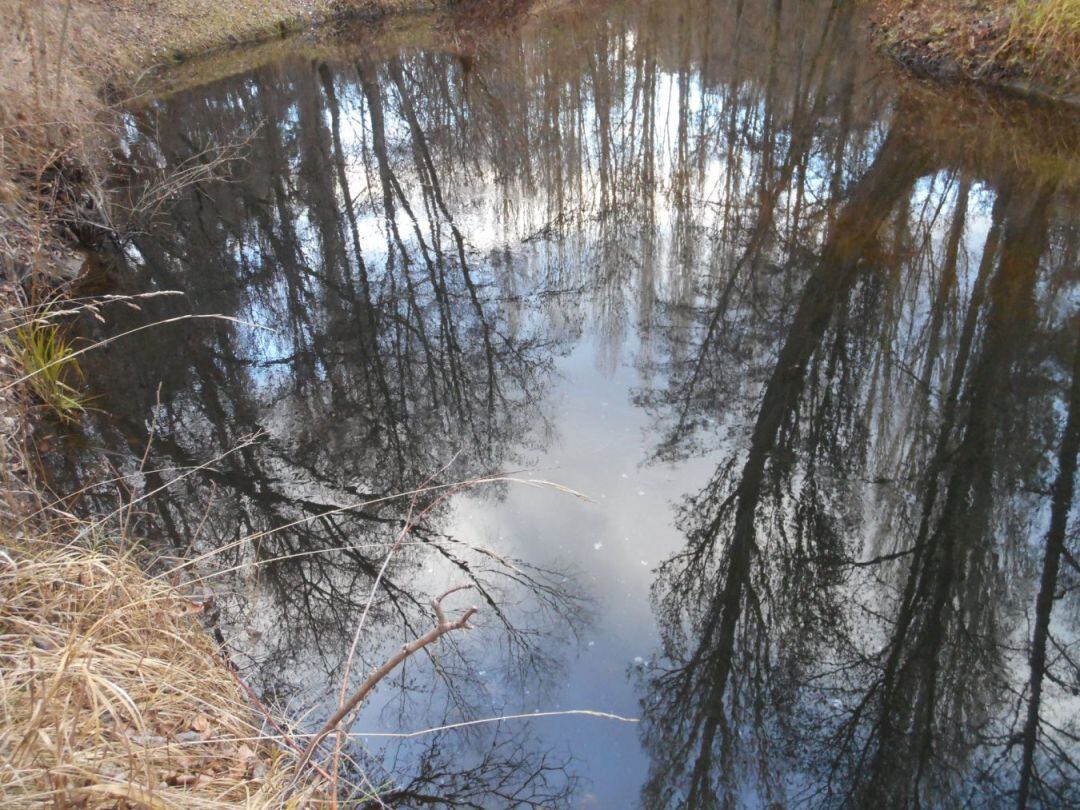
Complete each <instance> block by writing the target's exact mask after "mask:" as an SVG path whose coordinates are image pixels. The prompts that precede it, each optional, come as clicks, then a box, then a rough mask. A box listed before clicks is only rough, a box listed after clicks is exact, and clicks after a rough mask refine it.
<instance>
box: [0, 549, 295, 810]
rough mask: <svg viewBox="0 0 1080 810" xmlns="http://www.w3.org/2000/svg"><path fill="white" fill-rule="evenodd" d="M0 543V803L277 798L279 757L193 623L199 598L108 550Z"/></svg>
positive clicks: (209, 803)
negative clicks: (184, 593)
mask: <svg viewBox="0 0 1080 810" xmlns="http://www.w3.org/2000/svg"><path fill="white" fill-rule="evenodd" d="M3 545H4V547H5V548H6V551H3V552H0V795H3V797H4V806H5V807H40V806H50V807H72V806H77V807H118V806H130V807H149V808H220V807H238V806H243V807H266V806H270V805H274V806H289V805H292V804H298V803H300V802H301V801H303V800H304V799H305V798H309V797H306V795H305V791H304V790H303V789H301V790H299V791H294V792H292V793H291V794H290V798H289V800H288V801H287V802H283V800H282V797H283V796H284V795H285V791H286V788H287V786H288V784H289V782H290V781H291V778H292V772H291V766H290V763H294V762H295V759H294V758H291V757H288V756H286V755H285V754H284V753H282V752H281V751H280V750H278V749H277V748H276V747H274V746H272V745H270V744H268V743H266V742H261V741H259V740H258V739H257V738H259V737H260V736H262V735H263V733H264V730H263V728H262V721H261V718H260V717H259V716H258V713H257V712H255V711H254V710H253V709H252V708H251V705H250V703H249V702H248V700H247V697H246V695H245V691H244V688H243V686H242V684H241V683H240V682H239V681H238V680H237V679H236V677H235V676H234V675H233V673H232V671H231V670H230V669H229V667H228V665H227V664H225V663H224V662H223V661H222V659H221V658H220V657H219V656H218V654H217V652H216V651H215V649H214V645H213V643H212V641H211V640H210V638H209V637H208V636H207V635H206V634H205V633H204V632H203V631H202V630H201V628H199V627H198V625H197V623H196V620H195V619H194V618H193V615H192V614H193V611H196V610H197V609H198V608H197V606H196V605H194V604H193V603H192V602H190V601H188V600H187V599H185V598H184V597H183V596H182V595H181V594H180V592H179V591H177V590H176V589H175V588H173V587H172V586H170V585H168V584H166V583H165V582H163V581H160V580H155V579H150V578H148V577H147V576H146V575H145V574H144V573H143V571H142V570H141V569H140V568H139V566H137V565H136V564H135V563H134V561H133V560H132V559H130V558H126V557H124V556H121V555H120V554H118V553H115V552H108V551H93V550H87V549H86V548H81V547H80V548H76V547H72V546H60V545H57V546H53V545H49V543H48V541H47V540H42V539H40V538H38V539H35V540H34V542H33V543H32V544H31V543H29V542H27V541H21V542H18V543H15V544H12V543H10V542H5V543H4V544H3Z"/></svg>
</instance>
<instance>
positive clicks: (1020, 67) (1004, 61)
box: [871, 0, 1080, 102]
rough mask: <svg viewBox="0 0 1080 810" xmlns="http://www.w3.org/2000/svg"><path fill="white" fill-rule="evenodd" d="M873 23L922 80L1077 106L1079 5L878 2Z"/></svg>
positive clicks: (1004, 0)
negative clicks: (960, 82)
mask: <svg viewBox="0 0 1080 810" xmlns="http://www.w3.org/2000/svg"><path fill="white" fill-rule="evenodd" d="M871 19H872V23H873V27H874V35H875V38H876V39H877V41H878V43H879V44H880V45H881V47H882V48H883V49H884V50H885V51H886V52H888V53H889V54H890V55H892V56H893V57H895V58H897V59H898V60H900V61H901V62H903V63H905V64H907V65H909V66H911V67H914V68H916V69H917V70H920V71H922V72H926V73H930V74H933V75H938V76H944V77H952V78H965V79H970V80H974V81H978V82H983V83H988V84H997V85H1003V86H1006V87H1011V88H1015V89H1018V90H1023V91H1027V92H1033V93H1036V94H1039V95H1046V96H1051V97H1054V98H1060V99H1064V100H1069V101H1073V102H1078V101H1080V0H880V2H877V3H875V5H874V9H873V12H872V15H871Z"/></svg>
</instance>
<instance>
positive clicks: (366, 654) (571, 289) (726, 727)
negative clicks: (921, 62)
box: [54, 0, 1080, 808]
mask: <svg viewBox="0 0 1080 810" xmlns="http://www.w3.org/2000/svg"><path fill="white" fill-rule="evenodd" d="M860 26H861V21H860V19H859V18H858V16H857V13H856V12H855V11H854V10H853V7H852V6H851V5H850V4H846V3H842V2H837V3H832V4H829V3H800V4H794V3H785V2H783V0H774V1H773V2H770V3H763V4H757V3H755V4H750V3H744V2H741V0H736V1H735V2H731V3H705V2H699V0H684V2H681V3H678V4H675V5H674V6H667V5H661V4H647V3H643V4H636V5H626V6H623V5H615V6H613V7H611V8H609V9H608V10H606V11H604V12H602V13H601V12H598V11H595V10H593V11H589V12H584V11H582V12H574V11H572V10H570V11H562V12H559V13H558V14H556V15H555V16H554V17H544V18H537V19H531V20H528V21H526V22H525V23H524V24H523V25H521V26H519V27H518V28H516V29H515V30H512V31H495V32H480V33H477V32H476V31H475V30H465V31H462V30H460V29H458V28H456V27H455V23H454V21H453V20H452V19H451V20H445V19H444V20H440V21H438V22H436V23H434V24H433V23H431V22H430V21H423V23H422V25H420V29H418V30H422V32H423V33H422V35H418V36H417V37H416V38H415V39H414V40H409V38H408V37H401V36H397V38H394V39H392V40H391V44H387V41H386V40H383V41H381V44H380V41H379V40H377V39H376V40H367V41H362V42H360V43H359V44H357V42H355V41H353V40H349V39H342V40H341V41H336V42H333V43H331V44H323V45H321V46H318V47H313V48H312V49H311V51H310V52H305V51H303V50H297V51H296V52H292V53H286V54H284V55H283V54H281V53H280V51H277V52H275V59H274V60H273V61H271V62H269V63H267V64H262V65H259V66H256V67H251V66H250V65H249V66H247V67H245V69H244V70H242V71H240V72H233V73H231V74H230V75H225V76H224V77H223V78H217V79H215V80H213V81H210V82H209V83H206V84H202V85H199V86H197V87H187V88H185V89H180V90H176V91H174V92H171V93H169V94H167V95H162V96H161V97H160V98H158V99H157V100H155V101H152V102H149V103H147V104H146V105H145V106H143V107H140V108H138V109H133V110H132V111H131V113H130V117H129V120H128V138H127V143H128V150H129V155H128V157H127V162H129V163H130V164H131V165H132V167H133V168H132V170H131V178H130V185H129V187H128V189H127V190H126V191H127V192H130V193H131V194H132V195H133V197H138V195H139V193H140V191H141V190H142V189H143V188H144V187H145V186H146V185H147V184H149V183H151V182H152V181H153V180H154V179H155V178H157V177H160V176H161V174H162V173H163V172H164V173H168V172H169V171H170V170H175V169H177V168H180V167H190V166H191V165H193V163H197V162H199V161H205V160H206V159H207V156H208V155H209V154H211V152H208V151H207V150H211V149H213V148H214V147H217V146H221V145H223V144H228V143H236V142H242V143H243V146H242V151H243V158H242V159H239V160H234V161H230V162H228V163H227V164H226V165H225V166H224V167H223V169H222V171H223V173H224V174H225V177H223V178H221V179H219V180H217V181H213V182H200V183H197V184H196V185H194V186H191V187H188V188H184V189H182V190H181V191H180V193H178V194H177V195H176V197H175V199H173V200H171V201H170V203H169V204H168V206H167V207H166V208H165V209H163V211H164V212H163V213H162V214H161V215H160V216H158V217H157V218H156V219H155V220H154V221H153V222H151V223H149V224H147V225H146V226H145V227H143V228H142V229H140V230H137V231H136V232H135V233H133V234H132V236H131V237H130V239H129V240H128V242H127V244H126V246H125V250H124V253H123V256H122V257H121V258H119V259H118V260H117V262H116V264H115V266H114V267H113V268H112V269H111V270H109V271H108V272H106V273H103V274H102V275H101V277H99V278H96V279H93V280H92V281H93V282H94V283H96V284H97V285H99V288H101V289H108V291H110V292H145V291H151V290H182V291H183V292H184V293H185V295H184V296H183V297H182V298H180V297H172V298H158V299H148V300H146V301H144V302H143V303H142V305H141V308H140V309H139V311H122V310H120V309H112V310H110V316H109V317H108V318H107V319H106V322H105V323H104V324H102V323H98V322H96V321H95V322H90V321H89V320H88V322H87V323H86V324H84V325H83V327H82V328H83V329H84V330H85V334H86V335H87V336H89V337H101V336H104V335H105V334H115V333H118V332H121V331H124V330H126V329H130V328H134V327H136V326H139V325H142V324H145V323H150V322H152V321H155V320H159V319H163V318H170V317H176V316H178V315H182V314H186V313H192V312H194V313H218V314H225V315H229V316H232V317H234V318H238V319H241V320H242V321H245V322H247V323H237V322H226V321H208V320H188V321H180V322H177V323H173V324H170V325H167V326H162V327H160V328H158V329H156V330H153V331H150V332H145V333H142V334H143V335H145V337H141V338H129V339H124V340H123V341H121V342H117V343H115V344H112V345H110V346H109V347H107V348H105V349H102V350H100V351H99V352H96V353H92V354H90V355H87V356H86V357H87V360H86V363H85V369H86V372H87V376H88V379H90V380H92V381H93V382H94V384H95V385H96V386H98V387H99V388H100V390H101V393H102V400H101V404H102V409H103V411H104V412H107V414H108V416H101V417H96V418H95V419H94V420H92V421H91V422H90V423H88V424H87V425H85V428H84V431H85V434H84V435H83V436H82V437H81V438H80V442H79V444H80V446H81V447H80V448H73V450H72V452H70V453H69V454H68V455H67V458H66V459H65V460H63V461H57V463H56V469H55V470H54V473H55V475H56V477H57V479H58V481H61V482H63V484H62V487H63V488H64V489H67V490H73V489H74V488H76V487H77V486H78V487H81V486H87V485H90V484H92V483H93V482H95V481H101V480H105V479H112V478H114V477H115V476H117V475H118V474H120V475H121V476H122V477H123V480H124V482H125V483H124V485H125V486H126V487H128V488H130V490H131V492H132V493H133V494H135V495H136V496H139V495H146V500H145V501H144V502H143V503H141V504H140V506H141V507H142V511H140V512H138V513H136V514H134V515H133V516H132V524H131V525H132V526H133V527H134V531H135V533H136V534H138V535H142V536H145V537H147V538H154V541H153V542H158V541H159V539H160V540H162V541H164V542H165V543H167V545H168V547H169V548H170V549H171V551H172V553H175V554H179V555H184V556H187V557H192V556H195V555H200V554H206V553H208V552H211V551H213V550H215V549H220V551H219V553H217V554H216V555H215V556H214V557H213V558H212V559H211V560H210V561H209V562H208V563H207V564H206V565H204V566H201V567H199V568H198V569H197V572H198V574H200V575H203V576H206V575H210V578H209V579H208V580H206V581H205V582H204V583H202V587H204V588H207V589H209V590H210V591H211V592H212V593H213V594H214V604H215V617H214V622H215V623H214V627H215V632H217V633H218V634H219V638H220V639H221V640H222V641H223V642H224V643H225V645H226V649H227V650H228V651H229V653H230V656H231V657H232V660H233V661H234V662H235V663H236V665H237V666H238V667H239V668H240V670H241V671H242V672H243V673H244V675H245V677H246V678H248V680H249V681H250V682H251V683H252V684H253V685H254V686H255V687H256V688H257V689H258V690H259V691H260V692H261V693H262V694H264V695H266V696H267V698H268V700H271V701H273V702H275V703H276V704H278V705H279V706H283V707H287V708H288V710H289V711H290V712H292V713H293V714H294V715H295V714H299V713H301V712H310V716H311V717H312V718H314V719H313V720H312V724H313V725H314V724H315V723H316V721H317V718H318V717H319V716H326V714H327V710H328V707H329V706H330V705H331V701H333V700H334V699H336V698H335V689H336V684H337V683H338V680H339V678H340V675H341V669H342V665H343V660H344V658H345V655H346V653H347V650H348V647H349V644H350V642H351V636H352V632H353V630H354V628H355V622H356V619H357V617H358V615H359V613H360V611H361V610H362V608H363V605H364V603H365V601H366V598H367V594H368V592H369V590H370V588H371V585H372V582H373V578H374V576H375V574H376V572H377V571H378V568H379V566H380V565H381V562H382V558H383V555H384V554H385V552H386V549H387V546H388V543H389V542H391V541H392V540H393V538H394V537H395V536H396V534H397V533H398V532H399V531H400V530H401V528H402V526H403V525H404V522H405V521H406V520H408V518H409V516H410V514H414V513H415V512H416V511H419V510H421V509H424V508H425V507H427V506H431V511H430V512H429V513H428V514H427V515H426V517H425V519H424V521H422V522H421V523H420V525H418V526H417V527H416V528H415V529H414V530H413V531H412V533H411V534H410V535H409V537H408V538H407V540H406V542H405V544H404V546H403V548H402V550H401V552H400V553H399V554H397V555H396V556H395V558H394V559H393V561H392V563H391V565H390V567H389V570H388V575H387V577H386V578H385V580H383V582H382V586H381V589H380V593H379V599H378V601H377V602H376V604H375V605H374V607H373V613H372V616H371V620H370V624H369V628H370V632H368V633H366V634H365V637H364V638H363V639H362V642H361V649H360V652H359V658H358V660H359V661H360V662H361V664H362V666H359V667H358V669H363V668H364V667H370V666H372V665H374V664H376V663H378V662H381V661H382V660H383V658H384V657H385V656H386V654H387V652H388V651H390V650H392V649H393V648H395V647H397V646H398V645H400V644H401V643H402V642H403V641H405V640H408V639H411V638H413V637H415V636H417V635H419V634H420V633H422V632H424V630H425V629H427V627H428V626H429V623H430V616H429V613H428V612H429V608H428V607H427V600H428V599H429V598H430V596H431V595H432V594H435V593H438V592H440V591H442V590H445V588H446V587H447V586H448V585H452V584H457V583H460V582H468V583H471V584H473V585H474V587H475V588H476V591H477V596H476V599H477V600H478V603H479V605H480V607H481V616H482V618H483V620H482V623H481V627H480V628H479V629H478V631H477V633H476V634H475V635H473V636H469V637H464V636H463V637H460V638H454V639H447V640H446V641H444V642H443V644H442V645H441V649H440V650H439V651H438V652H437V653H432V654H431V655H430V656H428V658H427V659H426V660H423V661H416V662H410V663H409V664H408V665H407V666H405V667H404V668H403V669H402V670H401V671H399V672H398V673H397V674H396V675H395V676H394V678H393V683H387V684H384V686H383V687H382V688H381V689H380V691H379V694H378V695H377V696H376V698H375V699H374V700H373V702H372V705H370V706H369V707H367V709H366V710H365V712H364V713H363V714H362V715H361V717H360V722H359V723H358V725H357V727H356V730H357V731H372V730H373V731H379V732H394V731H402V730H411V729H416V728H423V727H425V726H434V725H439V724H442V723H446V722H457V721H461V720H468V719H476V718H482V717H487V716H491V715H495V714H500V713H515V712H528V711H534V710H544V709H559V708H592V709H600V710H607V711H615V712H619V713H621V714H629V715H640V716H641V719H642V722H641V724H640V726H637V727H634V726H618V727H614V728H613V727H612V726H610V725H605V724H604V723H603V722H602V721H598V720H595V719H588V720H585V719H580V720H579V719H560V720H551V721H545V722H539V721H538V722H535V723H521V722H509V721H508V722H506V723H504V724H498V725H487V726H477V727H474V728H473V729H472V730H470V731H462V730H451V731H444V732H439V733H436V734H433V735H428V736H422V737H418V738H413V739H407V740H394V739H392V738H391V739H387V738H385V737H367V738H357V742H356V743H355V744H354V745H353V746H352V748H351V749H350V752H351V756H352V758H353V763H354V764H353V766H352V767H351V770H350V773H351V777H352V778H353V780H354V781H355V782H356V783H357V784H358V785H359V786H360V788H361V789H364V788H365V786H366V788H367V789H370V788H371V787H372V786H374V787H377V788H379V789H380V790H381V791H382V795H383V800H384V801H385V802H386V803H388V804H390V805H394V806H423V805H437V806H459V805H460V806H482V807H488V806H490V807H502V806H518V805H530V804H531V805H535V806H597V807H623V806H628V805H631V804H639V805H641V806H644V807H693V808H703V807H736V806H748V807H754V806H792V805H809V806H851V807H863V806H885V807H911V806H950V807H951V806H959V805H963V804H971V805H976V806H986V805H991V806H996V805H1002V806H1009V805H1011V806H1016V805H1019V806H1046V807H1050V806H1067V805H1070V804H1076V803H1077V802H1080V795H1078V794H1077V787H1076V786H1077V785H1080V773H1078V767H1080V764H1078V760H1077V758H1078V757H1080V745H1078V740H1080V737H1078V735H1080V725H1078V723H1077V717H1078V716H1080V712H1078V710H1080V703H1078V698H1077V695H1078V693H1080V643H1078V642H1080V638H1078V632H1077V629H1078V628H1077V625H1076V615H1077V608H1078V605H1077V602H1076V590H1077V585H1078V583H1080V579H1078V576H1080V566H1078V563H1077V557H1078V556H1080V548H1078V546H1077V541H1076V528H1075V525H1074V524H1075V516H1074V509H1073V499H1074V492H1073V478H1074V473H1075V469H1076V455H1077V449H1078V444H1080V376H1078V374H1077V371H1078V369H1080V365H1078V364H1080V331H1078V329H1080V322H1078V319H1077V306H1078V296H1077V291H1078V284H1077V267H1078V263H1077V259H1078V253H1080V232H1078V229H1077V217H1076V212H1077V210H1078V199H1077V191H1078V189H1080V183H1078V178H1080V171H1078V169H1080V165H1078V158H1077V155H1080V148H1078V145H1080V138H1078V134H1077V133H1078V131H1080V130H1078V128H1077V122H1076V121H1075V118H1074V117H1073V114H1072V113H1070V112H1068V111H1063V110H1055V109H1053V108H1045V107H1036V106H1028V105H1018V104H1016V103H1013V102H1011V101H1009V100H1007V99H1000V98H996V97H987V96H982V95H976V93H975V91H965V93H966V94H965V95H955V94H954V93H953V92H952V91H950V90H947V89H941V88H933V87H927V86H925V85H923V84H920V83H917V82H912V81H911V80H908V79H903V78H901V77H897V76H895V75H894V74H892V73H891V72H890V70H889V69H888V68H887V67H886V66H884V65H883V64H882V63H880V62H878V61H877V60H875V59H874V58H873V57H871V56H870V55H868V54H867V53H866V52H865V50H864V48H863V46H862V44H861V39H860ZM399 34H400V32H399ZM223 72H224V73H226V74H228V73H229V72H228V71H223ZM118 193H121V194H122V193H126V192H125V191H118ZM248 324H259V325H261V326H262V327H269V328H257V327H253V326H251V325H248ZM255 433H259V434H261V435H262V438H261V439H260V440H259V441H258V442H257V443H255V444H252V445H245V446H241V447H239V449H235V450H234V451H233V452H228V451H230V450H233V449H234V448H237V447H238V445H241V444H242V442H243V440H244V438H245V437H247V436H250V435H252V434H255ZM148 445H149V447H150V450H149V452H148V453H147V452H146V448H147V446H148ZM144 453H145V454H146V455H145V459H144ZM223 454H224V455H223ZM218 457H220V458H218ZM213 458H218V460H217V461H215V462H214V463H213V464H211V465H209V466H208V467H206V468H204V469H201V470H199V471H198V472H197V473H196V474H185V472H184V471H186V470H189V469H190V468H193V467H196V466H198V465H200V464H202V463H203V462H206V461H207V460H209V459H213ZM448 462H449V466H446V465H447V464H448ZM526 467H538V468H541V469H544V470H545V472H543V473H542V475H541V477H544V478H551V479H553V480H556V481H560V482H562V483H566V484H568V485H570V486H574V487H576V488H577V489H580V490H582V491H584V492H586V493H587V494H589V495H591V496H593V497H594V498H595V499H596V501H595V503H594V504H592V505H588V506H587V505H583V504H578V503H576V502H572V503H568V502H567V499H566V498H565V497H563V496H557V495H555V494H552V493H536V492H533V491H521V490H519V489H515V488H514V487H512V486H510V485H507V484H505V483H503V484H495V485H488V486H486V487H484V488H481V489H478V490H475V491H470V492H466V493H462V494H459V495H456V496H455V497H454V498H452V499H448V500H446V501H442V502H439V503H437V504H435V503H433V500H434V496H432V495H430V494H427V495H423V496H420V497H418V498H417V499H416V502H415V503H414V504H412V506H410V501H409V499H408V498H405V499H396V500H386V501H379V502H378V503H375V504H372V505H369V506H366V507H363V508H360V509H345V510H343V509H341V507H344V506H348V505H351V504H355V503H357V502H361V501H374V500H376V499H379V498H381V497H382V496H385V495H390V494H394V493H401V492H407V491H410V490H412V489H414V488H416V487H418V486H421V485H422V484H423V483H424V482H425V481H427V480H428V479H429V477H430V476H432V475H433V474H437V479H436V480H437V481H438V482H441V483H449V482H454V481H460V480H464V479H467V478H469V477H472V476H475V475H481V474H485V473H490V472H492V471H496V470H500V469H516V468H526ZM552 467H556V468H557V469H554V470H549V469H548V468H552ZM437 471H441V472H437ZM167 483H169V484H170V485H169V486H165V484H167ZM115 489H116V488H115V485H110V486H101V487H97V488H93V487H90V488H88V489H87V490H86V491H85V493H84V494H82V495H81V496H80V497H79V498H78V499H73V500H72V503H71V507H72V508H79V509H92V508H97V509H102V508H105V509H107V508H111V506H112V501H113V494H112V493H114V492H115ZM410 510H411V511H410ZM238 541H239V542H238ZM148 542H151V541H149V540H148ZM650 650H651V652H650Z"/></svg>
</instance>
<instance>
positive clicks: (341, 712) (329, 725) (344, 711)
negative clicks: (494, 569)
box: [296, 585, 476, 777]
mask: <svg viewBox="0 0 1080 810" xmlns="http://www.w3.org/2000/svg"><path fill="white" fill-rule="evenodd" d="M471 587H472V586H471V585H458V586H457V587H454V588H451V589H450V590H448V591H447V592H446V593H444V594H443V595H442V596H438V597H436V598H434V599H432V600H431V606H432V607H433V608H434V609H435V619H436V624H435V626H434V627H433V628H431V629H430V630H429V631H428V632H426V633H424V635H422V636H420V637H419V638H417V639H415V640H413V641H411V642H409V643H408V644H406V645H405V646H403V647H402V648H401V649H400V650H398V651H397V652H396V653H394V654H393V655H392V656H390V657H389V658H388V659H386V662H385V663H384V664H383V665H382V666H381V667H379V668H378V669H377V670H375V671H374V672H373V673H371V676H370V677H369V678H368V679H367V680H366V681H364V683H363V685H362V686H361V687H360V688H359V689H357V690H356V692H355V693H354V694H353V696H352V697H351V698H349V699H348V700H347V701H346V702H345V704H344V705H343V706H341V707H340V708H339V709H338V710H337V711H336V712H334V714H333V716H332V717H331V718H330V719H329V720H327V721H326V724H325V725H324V726H323V727H322V728H321V729H320V730H319V731H318V732H317V733H316V734H315V736H314V737H312V738H311V742H309V743H308V745H307V748H305V749H304V753H303V755H302V756H301V757H300V762H299V763H298V764H297V766H296V773H297V776H298V777H299V775H300V774H301V773H302V772H303V770H304V767H305V766H306V765H307V764H308V762H309V761H310V760H311V757H312V755H313V754H314V753H315V749H316V748H318V747H319V743H321V742H322V741H323V740H324V739H326V736H327V735H328V734H330V732H332V731H333V730H334V729H335V728H337V725H338V723H340V722H341V721H342V720H343V719H344V718H345V716H346V715H348V714H349V712H351V711H352V710H353V709H355V708H356V707H357V706H359V705H360V704H361V703H362V702H363V700H364V698H366V697H367V696H368V694H369V693H370V692H371V690H372V689H374V688H375V687H376V686H377V685H378V683H379V681H381V680H382V679H383V678H385V677H386V676H387V675H389V674H390V673H391V672H393V671H394V669H396V668H397V665H398V664H400V663H401V662H402V661H404V660H405V659H406V658H408V657H409V656H410V655H412V654H413V653H415V652H417V651H418V650H422V649H423V648H424V647H427V646H428V645H429V644H433V643H434V642H436V641H438V640H439V639H440V638H442V637H443V636H445V635H446V634H447V633H450V632H452V631H454V630H468V629H470V627H469V619H471V618H472V616H473V614H474V613H476V607H475V606H474V607H470V608H469V609H467V610H466V611H465V612H464V613H462V614H461V616H459V617H458V618H456V619H453V620H451V619H448V618H447V617H446V614H445V613H444V612H443V609H442V600H443V599H445V598H446V597H447V596H449V595H450V594H452V593H456V592H458V591H461V590H465V589H467V588H471Z"/></svg>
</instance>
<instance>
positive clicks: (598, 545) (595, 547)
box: [592, 543, 604, 551]
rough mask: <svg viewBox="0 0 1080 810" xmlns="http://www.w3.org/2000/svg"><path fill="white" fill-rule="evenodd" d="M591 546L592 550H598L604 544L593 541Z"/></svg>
mask: <svg viewBox="0 0 1080 810" xmlns="http://www.w3.org/2000/svg"><path fill="white" fill-rule="evenodd" d="M592 547H593V550H594V551H599V550H600V549H602V548H603V547H604V544H603V543H593V544H592Z"/></svg>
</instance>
